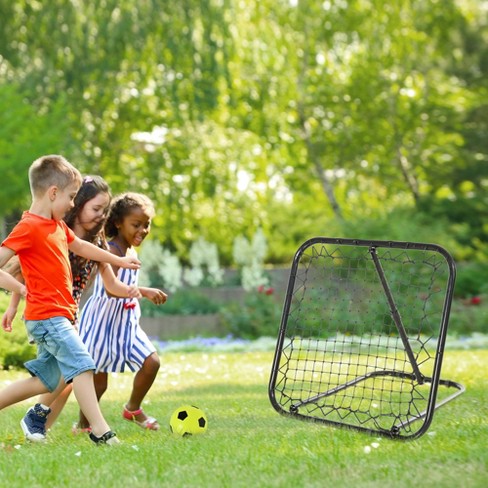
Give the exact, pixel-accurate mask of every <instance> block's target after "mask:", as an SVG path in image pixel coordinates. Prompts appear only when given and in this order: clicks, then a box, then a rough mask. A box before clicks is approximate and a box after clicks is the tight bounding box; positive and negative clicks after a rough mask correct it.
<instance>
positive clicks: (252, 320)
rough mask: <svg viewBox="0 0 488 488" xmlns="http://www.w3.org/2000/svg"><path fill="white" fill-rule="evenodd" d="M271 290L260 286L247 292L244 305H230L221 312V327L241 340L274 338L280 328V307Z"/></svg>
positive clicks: (235, 303)
mask: <svg viewBox="0 0 488 488" xmlns="http://www.w3.org/2000/svg"><path fill="white" fill-rule="evenodd" d="M273 292H274V290H273V289H272V288H265V287H263V286H260V287H259V288H258V290H257V291H252V292H248V293H247V294H246V296H245V298H244V303H237V302H234V303H231V304H230V305H228V306H226V307H223V308H222V310H221V323H222V325H223V326H224V327H225V328H226V329H227V330H228V331H229V332H230V333H231V334H232V335H233V336H234V337H239V338H242V339H257V338H259V337H276V336H277V334H278V330H279V327H280V320H281V306H280V305H279V304H278V303H277V302H276V300H275V298H274V296H273Z"/></svg>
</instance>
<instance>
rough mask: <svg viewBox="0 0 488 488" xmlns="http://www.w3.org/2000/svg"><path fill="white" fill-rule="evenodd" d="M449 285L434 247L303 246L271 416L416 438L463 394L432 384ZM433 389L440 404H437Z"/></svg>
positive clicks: (448, 261)
mask: <svg viewBox="0 0 488 488" xmlns="http://www.w3.org/2000/svg"><path fill="white" fill-rule="evenodd" d="M455 277H456V267H455V263H454V260H453V258H452V257H451V255H450V254H449V253H448V252H447V251H446V250H445V249H444V248H442V247H441V246H438V245H436V244H425V243H417V242H396V241H380V240H362V239H346V238H328V237H315V238H312V239H309V240H308V241H306V242H304V243H303V244H302V245H301V246H300V247H299V249H298V250H297V252H296V254H295V257H294V260H293V263H292V266H291V270H290V277H289V281H288V287H287V291H286V296H285V302H284V306H283V313H282V318H281V324H280V329H279V333H278V339H277V344H276V350H275V355H274V360H273V364H272V370H271V376H270V380H269V387H268V394H269V398H270V401H271V403H272V405H273V407H274V408H275V409H276V410H277V411H278V412H279V413H281V414H284V415H288V416H292V417H296V418H301V419H304V420H312V421H317V422H323V423H326V424H329V425H333V426H336V427H347V428H352V429H356V430H360V431H366V432H369V433H371V434H379V435H383V436H387V437H390V438H394V439H413V438H416V437H419V436H421V435H422V434H424V433H425V432H426V431H427V430H428V428H429V426H430V424H431V422H432V418H433V415H434V411H435V410H436V409H437V408H438V407H440V406H442V405H444V404H446V403H447V402H449V401H451V400H452V399H454V398H455V397H457V396H459V395H460V394H461V393H463V392H464V390H465V389H464V386H463V385H461V384H459V383H456V382H454V381H451V380H445V379H441V377H440V375H441V366H442V360H443V354H444V346H445V340H446V335H447V327H448V323H449V314H450V308H451V301H452V296H453V289H454V282H455ZM439 385H440V386H443V387H445V388H443V389H442V390H443V393H445V392H447V394H446V395H444V396H443V397H439V398H438V390H439V388H438V387H439ZM444 390H445V391H444Z"/></svg>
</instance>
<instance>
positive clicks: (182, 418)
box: [178, 410, 188, 421]
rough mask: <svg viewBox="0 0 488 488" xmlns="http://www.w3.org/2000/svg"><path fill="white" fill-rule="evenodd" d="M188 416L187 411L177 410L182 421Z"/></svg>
mask: <svg viewBox="0 0 488 488" xmlns="http://www.w3.org/2000/svg"><path fill="white" fill-rule="evenodd" d="M187 417H188V412H187V411H186V410H182V411H181V412H178V419H179V420H181V421H183V420H185V419H186V418H187Z"/></svg>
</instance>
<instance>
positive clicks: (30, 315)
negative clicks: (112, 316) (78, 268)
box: [0, 155, 140, 445]
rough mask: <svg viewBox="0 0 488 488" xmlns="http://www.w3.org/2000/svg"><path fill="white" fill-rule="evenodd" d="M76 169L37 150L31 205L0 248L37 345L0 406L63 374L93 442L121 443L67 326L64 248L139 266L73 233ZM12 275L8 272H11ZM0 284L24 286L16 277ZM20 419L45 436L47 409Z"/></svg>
mask: <svg viewBox="0 0 488 488" xmlns="http://www.w3.org/2000/svg"><path fill="white" fill-rule="evenodd" d="M81 181H82V178H81V175H80V173H79V171H78V170H77V169H76V168H75V167H73V166H72V165H71V164H70V163H69V162H68V161H67V160H66V159H65V158H64V157H62V156H58V155H50V156H43V157H41V158H39V159H37V160H36V161H34V162H33V163H32V165H31V167H30V168H29V183H30V189H31V194H32V204H31V207H30V209H29V211H27V212H24V214H23V215H22V219H21V220H20V222H19V223H18V224H17V225H16V226H15V228H14V229H13V230H12V232H11V233H10V235H9V236H8V237H7V238H6V239H5V240H4V242H3V243H2V246H1V248H0V268H1V267H3V266H4V265H5V264H6V263H7V262H8V260H9V259H10V258H11V257H12V256H13V255H14V254H17V256H18V258H19V261H20V265H21V267H22V274H23V276H24V279H25V286H26V288H27V294H26V306H25V311H24V319H25V325H26V328H27V332H28V333H29V335H30V336H31V337H32V338H33V339H34V341H35V342H36V344H37V357H36V359H33V360H31V361H28V362H27V363H25V366H26V368H27V369H28V371H29V372H30V374H31V375H32V376H31V377H30V378H27V379H25V380H20V381H17V382H15V383H12V384H10V385H9V386H8V387H7V388H5V389H4V390H3V391H1V392H0V410H1V409H3V408H5V407H7V406H9V405H13V404H14V403H17V402H20V401H22V400H25V399H27V398H30V397H32V396H36V395H39V394H40V393H46V392H48V391H53V390H54V389H55V388H56V387H57V386H58V383H59V380H60V378H61V375H62V376H63V377H64V379H65V381H66V383H70V382H73V390H74V392H75V396H76V399H77V401H78V404H79V406H80V409H81V410H82V411H83V413H84V414H85V416H86V417H87V418H88V420H89V422H90V425H91V427H92V432H91V433H90V439H91V440H92V441H93V442H95V444H107V445H114V444H117V443H119V441H118V439H117V437H116V434H115V432H112V431H111V430H110V427H109V426H108V424H107V422H106V421H105V419H104V417H103V415H102V413H101V411H100V408H99V405H98V401H97V397H96V393H95V387H94V382H93V372H94V370H95V364H94V362H93V360H92V358H91V356H90V355H89V353H88V351H87V349H86V347H85V345H84V344H83V343H82V341H81V339H80V337H79V336H78V334H77V332H76V331H75V329H74V327H73V321H74V317H75V311H76V304H75V301H74V299H73V296H72V276H71V268H70V263H69V258H68V249H69V250H70V251H73V252H74V253H75V254H77V255H79V256H82V257H85V258H87V259H91V260H93V261H102V262H107V263H109V264H112V265H114V266H121V267H124V268H132V269H137V268H138V267H139V266H140V262H139V261H138V260H137V259H134V258H131V257H119V256H115V255H114V254H111V253H110V252H108V251H104V250H103V249H100V248H98V247H97V246H95V245H93V244H91V243H89V242H87V241H83V240H81V239H79V238H78V237H76V236H75V234H74V233H73V231H72V230H71V229H69V227H68V226H67V225H66V224H65V223H64V222H63V220H62V219H63V217H64V215H65V214H66V213H67V212H68V211H69V210H70V209H71V208H72V207H73V199H74V197H75V195H76V193H77V191H78V188H79V187H80V185H81ZM12 279H13V278H12ZM6 280H7V278H6V277H5V274H4V273H2V274H0V284H2V283H3V284H5V286H6V287H8V288H9V289H11V290H13V291H17V292H20V293H22V292H23V289H22V288H21V286H22V285H21V284H20V283H19V284H18V287H16V286H17V285H15V284H14V283H12V282H11V281H10V280H8V282H7V281H6ZM36 407H37V408H31V409H29V410H28V411H27V414H26V415H25V417H24V418H23V419H22V421H21V426H22V430H23V431H24V434H25V435H26V437H27V438H28V439H29V440H32V441H43V440H44V439H45V434H44V431H45V429H44V425H45V422H46V417H47V414H48V413H49V409H47V408H46V409H44V408H42V406H36Z"/></svg>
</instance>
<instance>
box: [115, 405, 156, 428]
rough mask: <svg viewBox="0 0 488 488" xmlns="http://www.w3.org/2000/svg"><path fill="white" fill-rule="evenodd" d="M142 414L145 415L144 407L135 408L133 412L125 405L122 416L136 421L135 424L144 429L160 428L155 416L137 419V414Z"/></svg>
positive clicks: (130, 420)
mask: <svg viewBox="0 0 488 488" xmlns="http://www.w3.org/2000/svg"><path fill="white" fill-rule="evenodd" d="M141 414H143V415H144V412H143V410H142V408H139V409H138V410H134V411H133V412H131V411H130V410H127V407H126V406H125V405H124V410H123V412H122V417H123V418H124V419H125V420H128V421H129V422H134V423H135V424H137V425H138V426H139V427H141V428H143V429H148V430H159V424H158V421H157V420H156V419H155V418H154V417H147V418H146V420H143V421H142V422H140V421H139V420H136V416H137V415H141Z"/></svg>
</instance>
